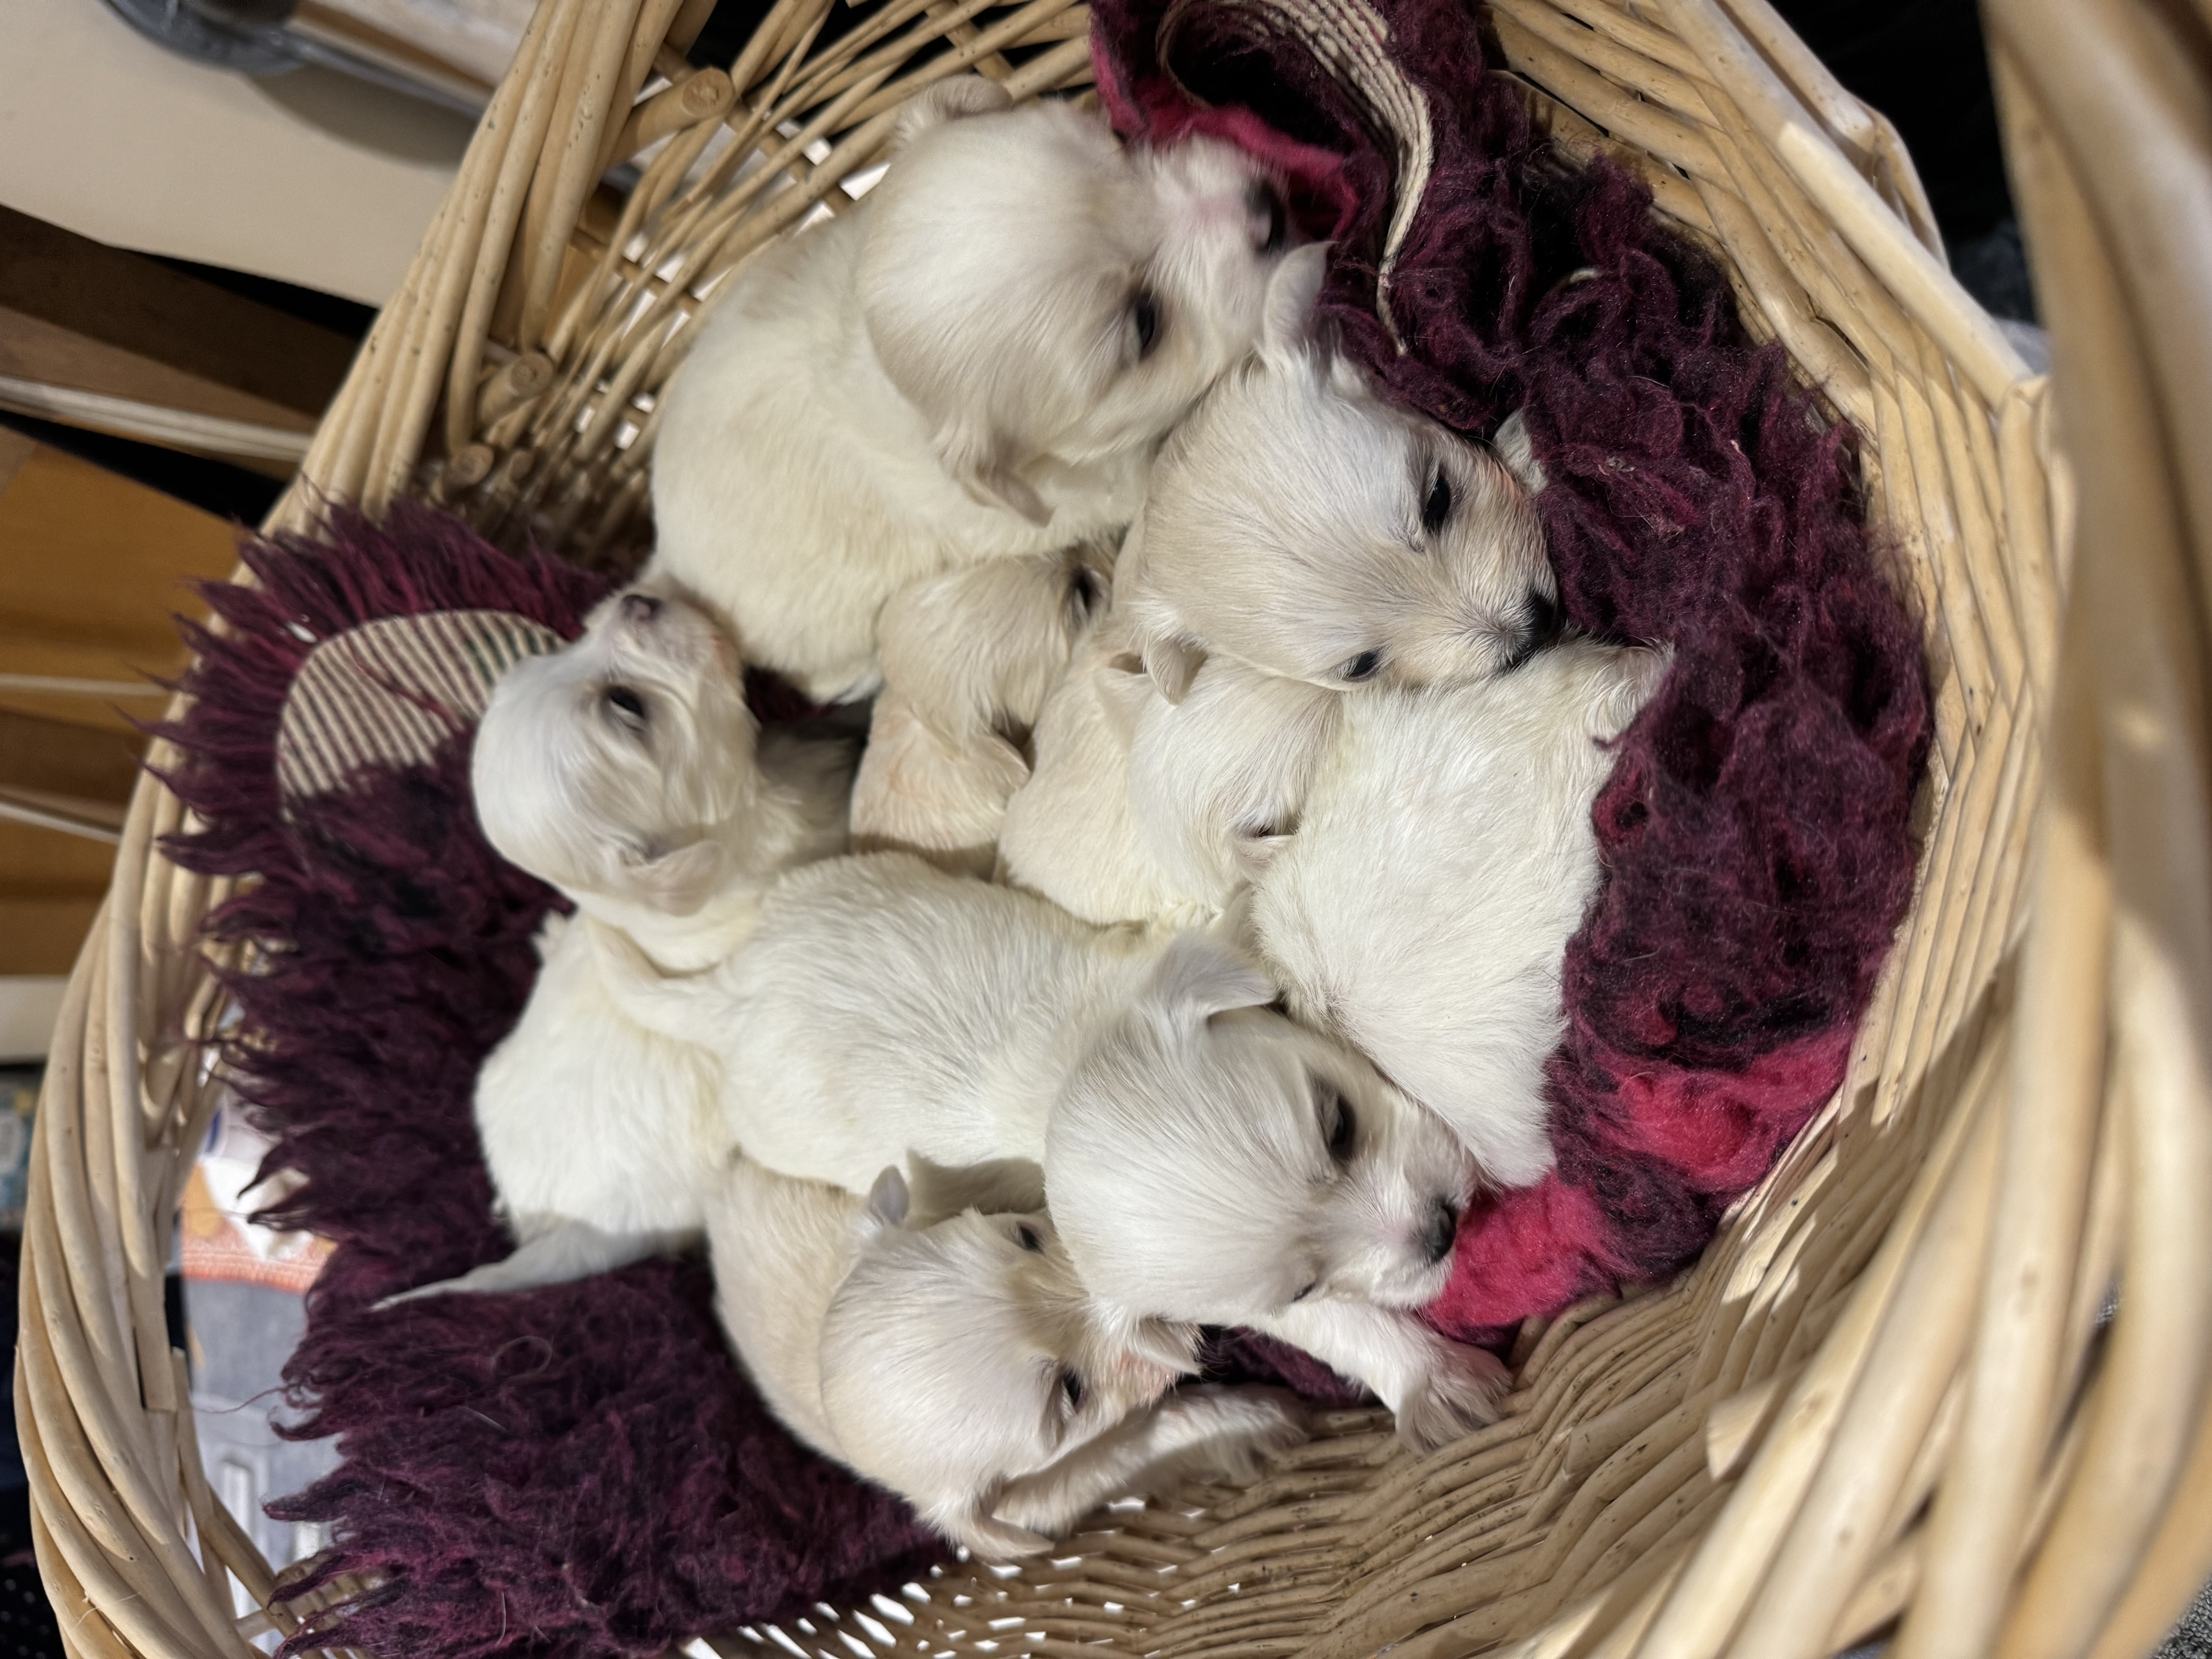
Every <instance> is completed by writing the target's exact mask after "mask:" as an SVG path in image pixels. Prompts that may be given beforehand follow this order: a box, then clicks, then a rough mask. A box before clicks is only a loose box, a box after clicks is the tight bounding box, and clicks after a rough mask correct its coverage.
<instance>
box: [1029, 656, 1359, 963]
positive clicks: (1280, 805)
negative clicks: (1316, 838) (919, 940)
mask: <svg viewBox="0 0 2212 1659" xmlns="http://www.w3.org/2000/svg"><path fill="white" fill-rule="evenodd" d="M1093 637H1094V641H1096V643H1095V645H1093V646H1091V647H1086V648H1085V649H1084V650H1083V651H1081V652H1079V653H1078V656H1077V659H1076V660H1075V662H1074V663H1073V665H1071V666H1070V668H1069V671H1068V674H1067V677H1066V678H1065V679H1064V680H1063V681H1062V682H1061V683H1060V686H1059V687H1058V689H1056V690H1054V693H1053V695H1052V696H1051V698H1050V699H1049V700H1048V702H1046V705H1045V709H1044V713H1043V715H1042V717H1041V718H1040V720H1038V722H1037V727H1036V745H1035V746H1036V767H1035V770H1034V772H1033V773H1032V775H1031V776H1030V781H1028V782H1027V783H1026V784H1024V786H1023V787H1022V788H1021V790H1020V791H1019V792H1018V793H1016V795H1015V796H1014V798H1013V799H1012V802H1010V803H1009V804H1008V806H1007V810H1006V822H1005V823H1004V825H1003V826H1002V828H1001V830H1000V842H999V854H1000V862H999V874H1000V878H1001V879H1003V880H1006V881H1008V882H1011V883H1012V884H1014V885H1016V886H1019V887H1024V888H1026V889H1028V890H1030V891H1031V892H1035V893H1040V894H1042V895H1043V896H1045V897H1047V898H1048V899H1051V900H1052V901H1053V902H1054V903H1056V904H1058V905H1060V907H1061V908H1065V909H1067V910H1069V911H1072V912H1073V913H1074V914H1075V915H1079V916H1082V917H1084V918H1085V919H1086V920H1088V921H1096V922H1101V923H1106V922H1116V921H1139V922H1165V923H1169V924H1172V925H1186V926H1187V925H1190V924H1193V923H1195V922H1202V921H1210V920H1211V919H1212V918H1213V917H1215V916H1217V915H1219V914H1220V912H1221V910H1222V908H1223V907H1224V906H1225V905H1226V904H1227V903H1228V902H1229V901H1230V899H1231V897H1232V896H1234V895H1235V893H1236V891H1237V889H1238V888H1239V887H1240V886H1241V885H1242V884H1243V883H1244V882H1245V881H1246V880H1247V879H1248V878H1249V876H1250V874H1251V872H1252V871H1253V870H1254V869H1255V868H1257V867H1258V866H1259V865H1260V864H1261V863H1262V862H1264V860H1265V859H1266V857H1267V854H1269V853H1270V852H1271V851H1272V850H1273V847H1274V846H1275V845H1276V844H1278V842H1279V839H1280V837H1282V836H1284V835H1285V834H1286V833H1287V832H1288V831H1289V830H1291V829H1292V828H1294V827H1295V825H1296V824H1297V817H1298V812H1299V809H1300V806H1301V805H1302V803H1303V801H1304V795H1305V791H1306V787H1307V785H1308V782H1309V781H1310V778H1311V775H1312V772H1313V768H1314V765H1315V763H1316V761H1317V760H1318V759H1319V757H1320V755H1321V753H1322V750H1323V749H1324V748H1325V747H1326V746H1327V744H1328V737H1329V733H1330V732H1331V731H1332V730H1333V729H1334V721H1335V720H1336V718H1337V708H1336V705H1337V703H1338V702H1340V699H1339V698H1337V697H1336V696H1334V694H1333V693H1330V692H1327V691H1322V690H1316V689H1315V688H1314V687H1312V686H1309V685H1304V684H1299V683H1297V682H1296V681H1292V680H1285V679H1282V678H1278V677H1276V676H1273V675H1269V674H1262V673H1260V672H1258V671H1255V670H1254V669H1250V668H1247V667H1246V666H1244V665H1243V664H1241V663H1237V662H1234V661H1232V660H1231V659H1228V658H1225V657H1222V658H1212V659H1207V660H1206V661H1205V662H1204V663H1203V664H1202V665H1200V668H1199V669H1198V671H1197V672H1196V675H1195V677H1194V678H1193V679H1192V681H1191V682H1190V684H1189V686H1188V694H1187V695H1186V696H1184V698H1183V700H1182V702H1180V703H1170V702H1168V701H1167V699H1166V698H1164V697H1163V696H1160V695H1159V694H1158V691H1157V690H1154V689H1153V686H1152V682H1151V681H1150V680H1149V679H1148V678H1146V676H1145V674H1144V673H1143V671H1142V669H1141V665H1139V663H1138V661H1137V659H1136V658H1135V657H1134V656H1133V654H1132V653H1130V651H1129V648H1128V645H1127V640H1126V638H1125V637H1123V636H1122V635H1120V634H1119V633H1118V632H1115V629H1114V623H1113V619H1112V618H1110V617H1109V620H1108V622H1107V623H1106V624H1105V625H1104V626H1103V629H1101V631H1100V633H1099V634H1098V635H1094V636H1093Z"/></svg>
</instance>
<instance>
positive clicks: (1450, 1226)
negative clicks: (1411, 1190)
mask: <svg viewBox="0 0 2212 1659" xmlns="http://www.w3.org/2000/svg"><path fill="white" fill-rule="evenodd" d="M1458 1238H1459V1206H1458V1205H1456V1204H1453V1203H1449V1202H1439V1203H1438V1204H1437V1207H1436V1209H1435V1210H1434V1211H1432V1212H1431V1214H1430V1216H1429V1230H1428V1231H1427V1232H1426V1233H1425V1234H1424V1235H1423V1236H1422V1238H1421V1243H1422V1246H1423V1248H1424V1249H1426V1250H1427V1252H1428V1257H1429V1262H1430V1265H1431V1266H1434V1265H1435V1264H1436V1263H1437V1262H1439V1261H1443V1259H1444V1258H1445V1257H1446V1256H1448V1255H1450V1254H1451V1253H1452V1245H1453V1244H1454V1243H1456V1242H1457V1240H1458Z"/></svg>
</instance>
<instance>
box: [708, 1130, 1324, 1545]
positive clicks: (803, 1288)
mask: <svg viewBox="0 0 2212 1659" xmlns="http://www.w3.org/2000/svg"><path fill="white" fill-rule="evenodd" d="M1035 1202H1036V1200H1034V1199H1033V1198H1032V1199H1031V1200H1030V1203H1031V1204H1032V1205H1034V1203H1035ZM708 1237H709V1241H710V1244H711V1248H712V1251H713V1259H714V1279H715V1296H716V1307H717V1311H718V1313H719V1314H720V1317H721V1321H722V1324H723V1328H724V1329H725V1330H726V1332H727V1333H728V1334H729V1336H730V1339H731V1342H732V1346H733V1347H734V1348H735V1349H736V1350H737V1352H738V1356H739V1358H740V1359H741V1360H742V1361H743V1362H744V1365H745V1368H746V1370H748V1371H749V1372H750V1374H751V1376H752V1377H753V1379H754V1381H755V1383H757V1386H758V1387H759V1388H760V1389H761V1393H762V1395H763V1398H764V1399H765V1400H766V1401H768V1403H769V1407H770V1408H771V1409H772V1410H773V1411H775V1413H776V1415H777V1416H778V1417H779V1418H781V1419H782V1420H783V1422H784V1423H785V1424H786V1425H787V1426H788V1427H790V1428H791V1429H792V1430H793V1432H794V1433H796V1434H798V1435H799V1437H800V1438H801V1439H804V1440H805V1441H807V1442H808V1443H811V1444H812V1445H813V1446H815V1447H816V1448H817V1449H819V1450H822V1451H823V1452H826V1453H828V1454H829V1455H832V1456H835V1457H837V1458H839V1459H840V1460H841V1461H842V1462H845V1463H847V1464H848V1466H849V1467H851V1468H854V1469H855V1470H856V1471H858V1472H859V1473H860V1474H863V1475H866V1476H867V1477H869V1478H871V1479H873V1480H878V1481H880V1482H882V1483H883V1484H884V1485H885V1486H889V1487H890V1488H891V1489H892V1490H893V1491H895V1492H898V1493H899V1494H900V1495H902V1497H904V1498H907V1499H908V1501H909V1502H911V1503H913V1504H915V1507H916V1508H917V1509H918V1510H921V1513H922V1516H923V1517H924V1518H925V1519H926V1520H927V1521H928V1522H930V1523H931V1524H932V1525H933V1526H934V1527H936V1528H938V1529H939V1531H940V1532H942V1533H944V1534H945V1536H947V1537H948V1538H951V1540H952V1541H955V1542H957V1543H959V1544H963V1545H965V1546H967V1547H969V1548H970V1549H972V1550H975V1552H977V1553H980V1554H983V1555H988V1556H1000V1555H1022V1554H1031V1553H1036V1552H1037V1551H1039V1550H1042V1549H1044V1548H1046V1547H1048V1545H1049V1542H1050V1539H1051V1536H1052V1535H1053V1534H1057V1533H1060V1532H1062V1531H1065V1530H1066V1528H1067V1527H1068V1526H1070V1525H1071V1524H1073V1522H1075V1521H1076V1520H1078V1519H1079V1518H1080V1517H1081V1516H1083V1515H1085V1514H1086V1513H1087V1512H1089V1511H1090V1510H1091V1509H1093V1508H1095V1507H1096V1506H1097V1504H1099V1503H1100V1502H1102V1501H1103V1500H1104V1499H1106V1498H1111V1497H1114V1496H1116V1495H1118V1494H1120V1493H1121V1492H1129V1491H1133V1490H1141V1489H1145V1488H1146V1487H1150V1486H1158V1485H1160V1484H1164V1483H1165V1482H1168V1481H1171V1480H1174V1479H1176V1478H1177V1477H1178V1476H1180V1475H1182V1474H1188V1473H1193V1472H1195V1471H1197V1470H1200V1469H1204V1470H1206V1471H1210V1472H1211V1471H1218V1472H1220V1473H1222V1474H1227V1475H1230V1476H1231V1477H1232V1478H1236V1477H1249V1475H1250V1474H1252V1473H1254V1472H1255V1470H1256V1468H1257V1465H1258V1463H1259V1461H1260V1459H1261V1456H1262V1455H1264V1454H1265V1453H1266V1452H1267V1451H1269V1450H1272V1449H1279V1448H1280V1447H1283V1446H1286V1445H1289V1444H1291V1443H1295V1442H1296V1441H1297V1439H1299V1438H1300V1437H1302V1435H1303V1422H1302V1418H1301V1414H1300V1413H1299V1411H1298V1408H1297V1406H1296V1404H1295V1402H1293V1401H1290V1400H1288V1399H1286V1398H1285V1397H1284V1396H1282V1395H1279V1394H1277V1393H1275V1392H1274V1391H1272V1390H1261V1389H1243V1390H1231V1389H1207V1388H1204V1387H1198V1388H1194V1389H1186V1390H1184V1391H1183V1392H1182V1393H1180V1394H1178V1395H1173V1396H1170V1397H1168V1398H1166V1399H1163V1398H1162V1395H1163V1394H1164V1391H1165V1390H1166V1389H1168V1388H1169V1386H1170V1384H1171V1383H1173V1382H1174V1381H1175V1379H1176V1376H1177V1375H1178V1374H1180V1373H1182V1372H1184V1371H1188V1370H1191V1369H1192V1368H1193V1366H1194V1358H1193V1351H1194V1346H1195V1333H1194V1332H1192V1331H1190V1330H1188V1329H1175V1328H1150V1329H1147V1330H1146V1331H1144V1332H1142V1333H1140V1334H1141V1336H1142V1337H1143V1339H1144V1341H1143V1345H1142V1346H1132V1345H1131V1344H1130V1343H1129V1341H1128V1340H1126V1336H1125V1328H1124V1327H1123V1325H1122V1323H1121V1322H1119V1321H1115V1320H1113V1319H1110V1318H1109V1317H1106V1316H1103V1314H1102V1312H1101V1310H1098V1309H1097V1306H1096V1304H1093V1303H1092V1302H1091V1299H1090V1297H1088V1296H1087V1295H1086V1294H1085V1291H1084V1290H1083V1288H1082V1286H1081V1285H1080V1284H1079V1283H1078V1282H1077V1280H1076V1279H1075V1276H1074V1274H1073V1271H1072V1270H1071V1269H1070V1268H1069V1267H1068V1265H1067V1258H1066V1252H1065V1251H1064V1250H1063V1249H1061V1248H1060V1243H1059V1241H1058V1239H1057V1237H1055V1236H1054V1233H1053V1231H1052V1225H1051V1222H1050V1220H1049V1219H1048V1218H1047V1217H1046V1216H1044V1215H1043V1214H1042V1212H1035V1211H1033V1212H1030V1213H1025V1214H1024V1213H1011V1214H1007V1213H986V1212H984V1211H982V1210H980V1209H977V1208H974V1207H969V1208H964V1209H959V1210H956V1211H954V1212H952V1213H951V1214H950V1215H947V1216H944V1217H941V1218H939V1217H935V1216H933V1215H931V1214H929V1213H927V1212H918V1213H916V1214H915V1215H913V1216H911V1217H910V1216H908V1213H907V1189H906V1187H905V1185H904V1183H903V1182H902V1181H901V1180H900V1178H899V1176H898V1174H897V1172H896V1170H885V1171H884V1173H883V1175H882V1176H880V1177H879V1178H878V1181H877V1182H876V1183H875V1185H874V1186H873V1188H872V1190H871V1192H870V1194H869V1195H868V1197H867V1198H866V1200H862V1199H860V1198H859V1197H857V1196H855V1195H854V1194H851V1193H848V1192H847V1191H845V1190H843V1189H842V1188H836V1187H832V1186H829V1185H826V1184H824V1183H822V1182H811V1181H803V1180H797V1179H793V1178H792V1177H789V1176H780V1175H776V1174H775V1173H773V1172H772V1171H770V1170H767V1169H766V1168H764V1167H763V1166H762V1165H760V1164H757V1163H755V1162H754V1161H753V1160H751V1159H750V1158H738V1159H737V1160H735V1162H734V1164H733V1165H732V1168H731V1170H729V1172H728V1174H727V1176H726V1179H725V1180H724V1182H722V1184H721V1185H720V1188H719V1189H718V1191H717V1192H716V1194H715V1195H714V1203H713V1205H712V1207H711V1209H710V1212H709V1217H708Z"/></svg>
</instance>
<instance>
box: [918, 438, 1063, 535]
mask: <svg viewBox="0 0 2212 1659" xmlns="http://www.w3.org/2000/svg"><path fill="white" fill-rule="evenodd" d="M935 443H936V448H937V459H938V461H939V465H942V466H943V467H944V468H945V471H946V472H947V473H948V474H950V475H951V478H952V481H953V482H954V483H957V484H958V485H959V486H960V487H961V488H962V489H964V490H966V491H967V492H968V493H969V495H972V496H974V497H975V499H976V500H977V501H981V502H982V503H983V505H984V506H986V507H1005V508H1006V511H1008V512H1009V513H1017V514H1018V515H1019V516H1021V517H1022V518H1024V519H1027V520H1029V521H1030V523H1031V524H1034V525H1046V524H1049V523H1051V522H1052V509H1051V508H1050V507H1047V506H1046V505H1045V504H1044V498H1043V497H1042V495H1038V494H1037V493H1036V490H1034V489H1030V487H1029V485H1028V484H1026V483H1024V482H1023V481H1022V479H1021V477H1019V475H1018V474H1017V473H1016V472H1015V471H1014V461H1013V458H1012V456H1010V455H1008V454H1007V453H1006V445H1005V443H1004V442H1003V441H1000V439H999V438H998V437H997V436H996V435H994V434H992V433H989V432H987V431H983V430H981V429H980V428H976V427H975V426H973V425H971V424H969V422H965V421H955V422H950V423H948V424H947V425H945V426H944V427H941V428H939V430H938V434H937V437H936V440H935Z"/></svg>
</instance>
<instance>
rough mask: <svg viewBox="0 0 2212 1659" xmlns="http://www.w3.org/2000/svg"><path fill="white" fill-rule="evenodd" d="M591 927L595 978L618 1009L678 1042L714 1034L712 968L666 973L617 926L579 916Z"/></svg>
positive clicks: (650, 1029)
mask: <svg viewBox="0 0 2212 1659" xmlns="http://www.w3.org/2000/svg"><path fill="white" fill-rule="evenodd" d="M580 920H581V921H582V923H583V925H584V926H585V927H589V928H590V929H591V930H592V955H593V956H594V957H597V959H598V961H599V982H600V983H601V984H602V985H603V986H605V987H606V993H607V995H608V996H609V997H610V998H611V999H612V1000H613V1002H614V1005H615V1006H616V1007H617V1008H619V1009H621V1010H622V1011H623V1013H624V1014H625V1015H626V1016H628V1017H629V1018H631V1019H633V1020H635V1021H636V1022H637V1023H638V1024H640V1025H642V1026H643V1027H645V1029H646V1030H648V1031H655V1032H658V1033H659V1035H660V1036H665V1037H673V1038H675V1039H676V1040H677V1041H678V1042H696V1043H702V1044H703V1043H706V1042H708V1040H709V1039H710V1038H711V1036H712V1035H713V1032H712V1030H711V1026H712V1016H711V1013H710V1010H709V1006H708V999H709V998H711V997H712V996H713V994H714V969H711V968H709V969H707V970H706V971H704V972H703V973H697V974H684V975H672V976H671V975H666V974H664V973H662V972H661V971H660V968H659V964H658V963H655V962H654V961H653V958H652V957H649V956H647V955H646V953H645V952H644V951H642V950H641V949H640V948H639V946H638V943H637V941H636V940H635V939H632V938H631V937H630V936H629V934H628V933H624V932H623V930H622V929H621V928H619V927H608V926H607V925H606V924H605V922H601V921H592V920H591V919H590V918H588V917H586V918H580Z"/></svg>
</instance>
